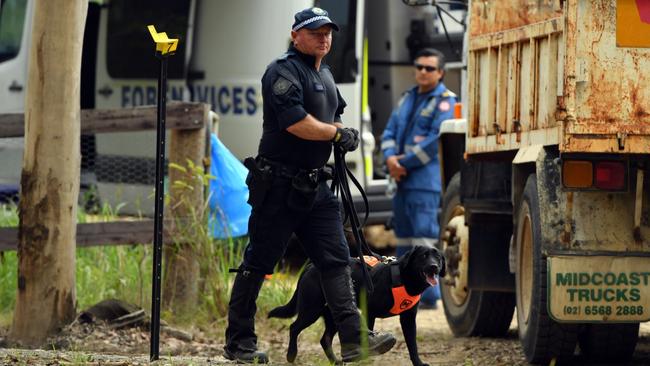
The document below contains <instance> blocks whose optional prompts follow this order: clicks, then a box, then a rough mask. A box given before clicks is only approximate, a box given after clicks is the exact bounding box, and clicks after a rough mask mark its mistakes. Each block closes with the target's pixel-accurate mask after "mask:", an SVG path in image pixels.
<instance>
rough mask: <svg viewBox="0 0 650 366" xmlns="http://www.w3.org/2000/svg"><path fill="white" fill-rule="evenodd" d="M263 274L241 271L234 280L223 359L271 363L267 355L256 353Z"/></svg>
mask: <svg viewBox="0 0 650 366" xmlns="http://www.w3.org/2000/svg"><path fill="white" fill-rule="evenodd" d="M263 282H264V274H262V273H254V272H250V271H247V270H242V269H240V272H238V273H237V276H236V277H235V283H234V284H233V285H232V293H231V294H230V303H229V304H228V327H227V328H226V345H225V346H224V356H225V357H226V358H227V359H229V360H235V361H237V362H242V363H268V362H269V358H268V356H267V355H266V353H264V352H260V351H258V350H257V336H256V335H255V312H256V311H257V306H256V304H255V301H256V300H257V295H258V294H259V293H260V289H261V288H262V283H263Z"/></svg>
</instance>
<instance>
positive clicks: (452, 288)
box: [438, 173, 515, 337]
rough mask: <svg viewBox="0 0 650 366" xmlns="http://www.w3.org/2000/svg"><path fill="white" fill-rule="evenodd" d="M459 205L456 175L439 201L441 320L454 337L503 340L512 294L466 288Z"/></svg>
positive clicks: (464, 232) (463, 230)
mask: <svg viewBox="0 0 650 366" xmlns="http://www.w3.org/2000/svg"><path fill="white" fill-rule="evenodd" d="M464 213H465V209H464V208H463V206H462V205H461V202H460V173H456V175H454V177H453V178H452V179H451V181H450V182H449V185H448V186H447V190H446V192H445V195H444V197H443V200H442V215H441V217H440V222H441V225H440V228H441V230H440V232H441V238H440V241H439V244H438V245H439V246H440V248H439V249H440V250H442V251H443V253H445V257H446V259H447V276H446V277H445V278H444V279H443V280H442V281H441V286H440V292H441V295H442V302H443V304H444V308H445V317H446V318H447V323H449V327H450V328H451V330H452V332H453V333H454V335H456V336H461V337H470V336H503V335H505V334H506V333H507V332H508V328H509V327H510V323H511V322H512V314H513V312H514V308H515V299H514V294H512V293H507V292H490V291H479V290H472V289H468V288H467V279H468V262H469V261H468V259H469V257H468V255H469V234H468V233H469V230H468V228H467V226H465V216H464Z"/></svg>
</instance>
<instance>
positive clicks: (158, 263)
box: [147, 25, 178, 361]
mask: <svg viewBox="0 0 650 366" xmlns="http://www.w3.org/2000/svg"><path fill="white" fill-rule="evenodd" d="M147 28H148V29H149V33H151V37H152V38H153V41H154V42H155V43H156V57H158V58H159V59H160V72H159V74H158V123H157V128H156V193H155V209H154V225H153V226H154V229H153V230H154V233H153V247H154V249H153V278H152V280H151V282H152V285H151V325H150V330H151V344H150V360H151V361H155V360H157V359H158V356H159V346H160V296H161V285H162V281H161V277H162V245H163V215H164V203H165V197H164V180H165V169H164V168H165V167H164V164H165V132H166V128H165V113H166V110H167V58H168V57H169V56H172V55H174V53H175V52H176V48H177V47H178V39H170V38H168V37H167V34H166V33H165V32H161V33H158V32H156V28H155V27H154V26H153V25H149V26H147Z"/></svg>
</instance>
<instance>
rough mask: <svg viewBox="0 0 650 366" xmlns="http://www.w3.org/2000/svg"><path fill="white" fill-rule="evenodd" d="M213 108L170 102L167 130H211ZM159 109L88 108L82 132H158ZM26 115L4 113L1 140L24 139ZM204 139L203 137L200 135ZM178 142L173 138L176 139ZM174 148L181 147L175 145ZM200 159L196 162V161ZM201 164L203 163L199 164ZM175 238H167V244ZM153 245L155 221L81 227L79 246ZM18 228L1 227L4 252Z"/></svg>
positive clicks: (0, 242)
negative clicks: (210, 113) (210, 117)
mask: <svg viewBox="0 0 650 366" xmlns="http://www.w3.org/2000/svg"><path fill="white" fill-rule="evenodd" d="M209 112H210V106H209V105H207V104H204V103H183V102H170V103H168V104H167V118H166V120H165V127H166V128H167V129H170V130H198V129H201V128H203V127H208V126H207V125H208V123H209ZM156 113H157V110H156V107H155V106H146V107H136V108H125V109H104V110H101V109H88V110H82V111H81V133H84V134H93V133H103V132H129V131H143V130H154V129H156V123H157V115H156ZM24 130H25V127H24V116H23V114H0V138H3V137H22V136H23V135H24ZM197 137H198V138H200V136H197ZM173 139H178V137H177V136H175V135H172V140H173ZM183 142H185V143H187V141H183ZM171 145H172V146H174V145H178V144H173V143H172V144H171ZM177 155H179V154H177V152H175V151H170V161H172V160H174V161H178V163H180V164H182V163H183V162H184V159H185V158H186V157H184V154H183V153H182V152H181V154H180V155H179V156H177ZM193 160H196V159H193ZM195 163H196V164H200V163H201V162H200V159H199V161H195ZM164 227H165V231H169V232H171V231H172V230H173V227H174V225H173V222H172V220H165V223H164ZM171 237H172V235H168V233H166V234H165V235H164V238H165V242H166V243H169V242H170V241H171ZM152 242H153V220H151V219H145V220H138V221H116V222H100V223H87V224H77V247H90V246H102V245H129V244H151V243H152ZM17 247H18V228H16V227H10V228H0V252H2V251H8V250H16V249H17Z"/></svg>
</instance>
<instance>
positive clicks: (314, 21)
mask: <svg viewBox="0 0 650 366" xmlns="http://www.w3.org/2000/svg"><path fill="white" fill-rule="evenodd" d="M293 18H294V20H295V22H294V23H293V25H292V26H291V30H292V31H298V30H300V29H302V28H307V29H318V28H320V27H322V26H324V25H330V26H331V27H332V29H334V30H335V31H338V30H339V26H338V25H337V24H336V23H334V22H333V21H332V19H330V17H329V14H328V13H327V11H325V10H323V9H321V8H316V7H314V8H309V9H305V10H302V11H299V12H297V13H296V15H295V16H294V17H293Z"/></svg>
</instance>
